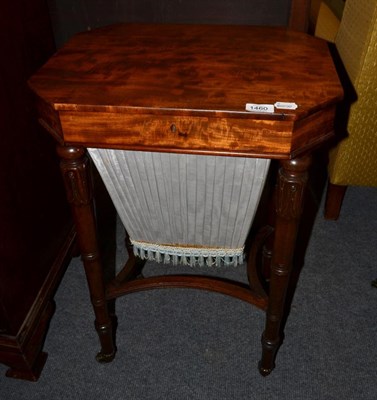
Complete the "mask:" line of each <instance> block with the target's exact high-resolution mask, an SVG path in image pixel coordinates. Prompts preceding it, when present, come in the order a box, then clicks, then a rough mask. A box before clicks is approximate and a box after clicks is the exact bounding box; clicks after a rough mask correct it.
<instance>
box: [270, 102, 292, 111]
mask: <svg viewBox="0 0 377 400" xmlns="http://www.w3.org/2000/svg"><path fill="white" fill-rule="evenodd" d="M274 106H275V107H276V108H278V109H280V110H296V108H297V107H298V105H297V104H296V103H288V102H285V101H277V102H276V103H275V104H274Z"/></svg>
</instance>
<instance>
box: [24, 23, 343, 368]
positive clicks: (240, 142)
mask: <svg viewBox="0 0 377 400" xmlns="http://www.w3.org/2000/svg"><path fill="white" fill-rule="evenodd" d="M29 84H30V87H31V88H32V90H33V92H34V94H35V98H36V104H37V108H38V112H39V117H40V122H41V124H42V125H43V126H44V127H45V128H46V130H47V131H48V132H49V133H50V134H51V135H53V136H54V138H55V139H56V141H57V142H58V154H59V156H60V159H61V170H62V173H63V177H64V180H65V184H66V192H67V196H68V200H69V202H70V204H71V206H72V212H73V215H74V220H75V223H76V229H77V237H78V241H79V246H80V249H81V255H82V259H83V262H84V266H85V270H86V274H87V279H88V285H89V290H90V294H91V300H92V304H93V308H94V312H95V316H96V329H97V332H98V335H99V339H100V342H101V351H100V353H99V354H98V356H97V359H98V360H99V361H101V362H107V361H111V360H112V359H113V358H114V355H115V346H114V341H113V332H112V327H113V326H114V325H115V322H114V319H113V316H111V315H110V314H109V311H108V308H107V301H109V300H110V299H113V298H116V297H119V296H121V295H124V294H126V293H131V292H134V291H138V290H146V289H151V288H162V287H196V288H201V289H206V290H211V291H218V292H221V293H225V294H228V295H232V296H235V297H237V298H240V299H242V300H244V301H247V302H249V303H251V304H254V305H256V306H257V307H259V308H260V309H262V310H265V311H266V326H265V330H264V333H263V335H262V347H263V350H262V358H261V361H260V364H259V370H260V372H261V373H262V374H263V375H267V374H269V373H270V372H271V371H272V369H273V368H274V362H275V355H276V351H277V349H278V347H279V345H280V343H281V325H282V324H281V322H282V319H283V314H284V306H285V298H286V291H287V287H288V283H289V276H290V271H291V267H292V258H293V255H294V251H295V240H296V235H297V229H298V225H299V221H300V215H301V212H302V203H303V197H304V189H305V185H306V181H307V171H308V168H309V165H310V163H311V152H312V150H313V149H314V148H317V147H318V146H319V145H321V144H322V143H324V142H326V141H327V140H328V139H329V138H331V137H332V136H333V127H334V116H335V110H336V105H337V103H338V102H339V101H340V100H341V99H342V96H343V91H342V88H341V85H340V83H339V80H338V77H337V73H336V70H335V68H334V65H333V62H332V58H331V56H330V53H329V50H328V46H327V43H326V42H325V41H322V40H320V39H317V38H314V37H311V36H309V35H307V34H304V33H302V32H295V31H292V30H289V29H285V28H280V27H252V26H227V25H211V26H210V25H168V24H166V25H153V24H152V25H148V24H118V25H112V26H107V27H103V28H99V29H96V30H93V31H92V32H86V33H81V34H78V35H75V36H74V37H73V38H72V39H71V40H70V41H69V42H68V43H67V44H66V45H65V46H64V47H63V48H62V49H61V50H59V51H58V52H57V53H56V54H55V56H53V57H52V58H51V59H50V60H49V61H48V62H47V64H46V65H45V66H44V67H42V68H41V69H40V70H39V71H38V72H37V73H36V74H35V75H34V76H33V77H32V78H31V79H30V81H29ZM279 102H283V103H286V102H288V105H286V104H283V108H279V107H281V105H279V104H277V103H279ZM246 104H254V105H255V104H256V105H257V107H258V106H261V105H262V106H263V107H265V106H266V105H267V107H270V108H268V110H269V112H267V113H266V112H260V111H257V112H253V111H251V112H250V111H247V109H246ZM271 107H272V109H271ZM257 110H262V111H264V109H263V108H259V109H257ZM271 110H272V111H271ZM87 148H104V149H120V150H129V151H143V152H161V153H182V154H194V155H208V156H227V157H228V156H235V157H252V158H268V159H277V160H279V162H280V171H279V173H278V177H277V186H276V191H275V197H276V206H275V211H276V212H275V213H276V217H275V223H274V226H273V229H272V228H271V229H267V230H265V231H264V233H263V232H262V233H261V234H260V235H259V236H258V238H259V239H257V240H255V242H254V245H253V247H252V249H251V251H250V255H249V260H248V276H249V280H250V287H249V286H248V285H244V284H240V283H234V282H233V283H231V282H228V281H224V280H221V279H217V278H209V277H203V276H191V275H190V276H178V275H173V276H164V277H150V278H144V279H141V278H138V279H133V278H135V275H137V273H135V268H136V269H137V266H138V265H139V264H140V263H139V261H140V260H138V258H137V257H135V256H134V255H133V252H132V250H131V249H130V252H129V261H128V262H127V264H126V266H125V269H124V270H122V271H121V273H120V274H119V275H118V277H117V278H115V279H114V280H113V281H112V282H110V283H109V284H105V283H104V278H103V270H102V264H101V258H100V254H99V251H98V244H97V234H96V221H95V215H94V212H93V191H92V188H91V176H90V171H89V170H90V162H89V158H88V156H87V151H86V149H87ZM266 232H267V233H266ZM271 232H273V237H274V239H273V248H272V260H271V268H270V270H271V272H270V279H269V285H268V286H269V289H268V290H267V291H265V286H264V285H263V284H262V283H260V282H259V279H258V273H257V271H256V265H255V264H256V259H257V255H256V254H257V251H258V250H257V247H258V245H259V244H258V242H260V241H261V240H262V238H263V239H265V236H268V235H270V234H271ZM128 246H129V247H132V246H131V245H130V244H129V243H128Z"/></svg>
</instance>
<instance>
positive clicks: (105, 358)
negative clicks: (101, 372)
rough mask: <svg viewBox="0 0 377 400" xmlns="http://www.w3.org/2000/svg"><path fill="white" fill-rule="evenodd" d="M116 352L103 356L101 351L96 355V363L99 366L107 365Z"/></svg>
mask: <svg viewBox="0 0 377 400" xmlns="http://www.w3.org/2000/svg"><path fill="white" fill-rule="evenodd" d="M115 353H116V351H113V352H112V353H110V354H104V353H102V352H101V351H100V352H99V353H97V355H96V361H97V362H99V363H101V364H107V363H110V362H111V361H113V360H114V358H115Z"/></svg>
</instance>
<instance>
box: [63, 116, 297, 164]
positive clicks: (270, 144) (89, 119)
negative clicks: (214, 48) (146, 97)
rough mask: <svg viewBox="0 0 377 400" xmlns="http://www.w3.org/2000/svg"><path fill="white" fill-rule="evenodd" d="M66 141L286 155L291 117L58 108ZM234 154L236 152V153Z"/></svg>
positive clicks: (145, 147) (185, 150) (228, 152)
mask: <svg viewBox="0 0 377 400" xmlns="http://www.w3.org/2000/svg"><path fill="white" fill-rule="evenodd" d="M61 122H62V128H63V132H64V140H65V142H66V143H75V144H78V143H81V144H86V145H87V147H91V146H92V147H112V148H123V149H137V150H153V151H164V150H167V149H169V151H177V152H179V151H184V152H185V153H211V154H214V153H220V152H221V153H226V154H228V155H231V154H235V153H242V154H248V155H256V154H257V155H260V156H262V157H267V156H275V157H276V156H281V155H286V156H288V154H289V151H290V138H291V130H292V127H293V122H292V121H273V120H272V121H265V120H249V119H232V118H228V119H227V118H206V117H191V118H190V117H176V116H165V115H163V116H156V117H153V116H144V115H138V114H136V115H126V114H122V113H94V112H92V113H88V112H87V113H85V112H81V113H70V112H62V113H61ZM242 154H240V155H242Z"/></svg>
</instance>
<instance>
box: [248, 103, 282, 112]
mask: <svg viewBox="0 0 377 400" xmlns="http://www.w3.org/2000/svg"><path fill="white" fill-rule="evenodd" d="M246 111H252V112H259V113H273V112H274V111H275V108H274V105H273V104H254V103H246Z"/></svg>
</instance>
